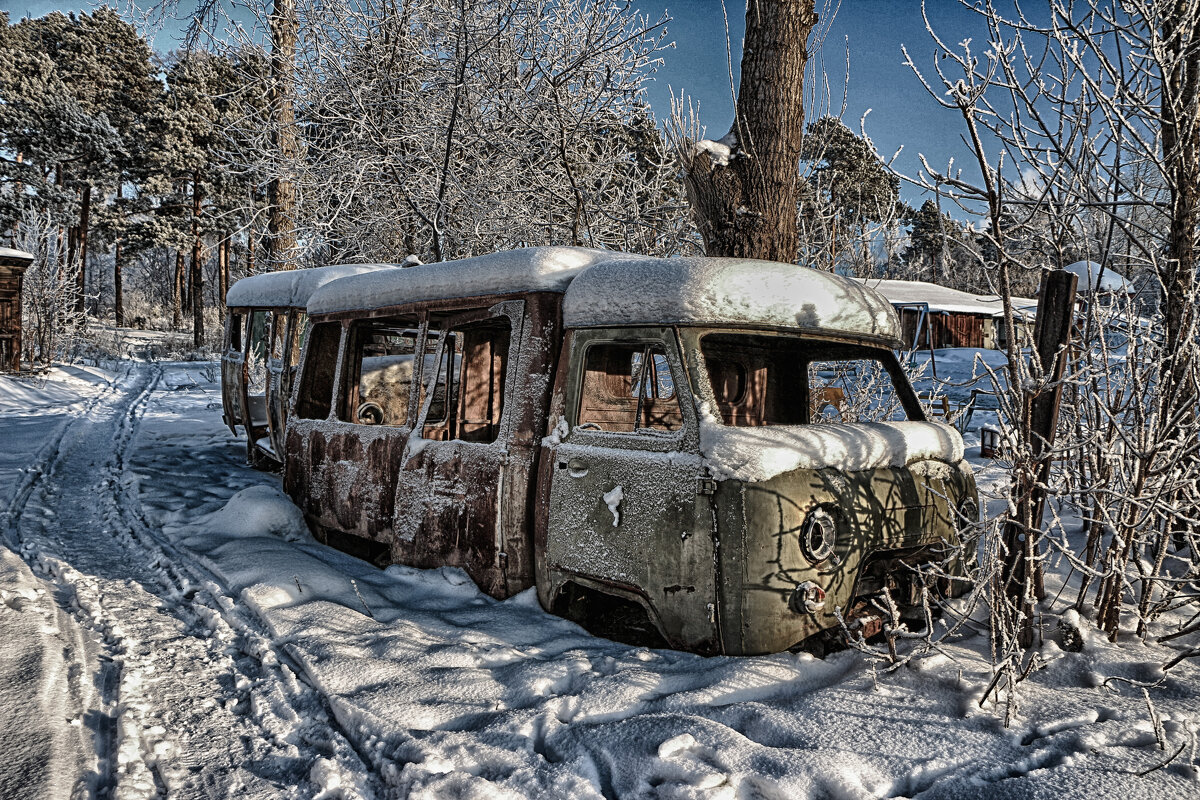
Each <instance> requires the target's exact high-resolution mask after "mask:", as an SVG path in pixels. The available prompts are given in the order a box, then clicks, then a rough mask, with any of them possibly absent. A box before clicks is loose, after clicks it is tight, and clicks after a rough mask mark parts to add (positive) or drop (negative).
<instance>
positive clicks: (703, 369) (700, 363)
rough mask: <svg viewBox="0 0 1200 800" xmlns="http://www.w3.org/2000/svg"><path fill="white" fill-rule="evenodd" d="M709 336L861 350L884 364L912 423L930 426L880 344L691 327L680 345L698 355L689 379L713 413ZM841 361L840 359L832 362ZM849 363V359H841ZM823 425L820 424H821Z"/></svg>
mask: <svg viewBox="0 0 1200 800" xmlns="http://www.w3.org/2000/svg"><path fill="white" fill-rule="evenodd" d="M709 334H722V335H731V336H761V337H771V338H776V337H778V338H783V339H800V340H803V341H805V342H811V343H813V344H815V345H820V344H822V343H825V344H830V345H837V346H839V347H851V348H855V349H857V350H859V353H860V355H859V356H858V357H859V358H863V359H870V360H875V361H878V362H879V363H881V364H882V365H883V367H884V369H885V370H886V371H887V373H888V375H889V377H890V378H891V379H892V385H893V387H894V389H895V390H896V394H897V396H898V397H899V400H900V405H901V407H902V408H903V409H904V412H905V414H906V415H907V417H908V421H910V422H927V421H928V418H927V417H926V415H925V411H924V408H923V407H922V406H921V402H920V400H919V399H918V398H917V393H916V390H915V389H913V386H912V383H911V382H910V381H909V379H908V375H907V374H906V373H905V372H904V368H903V367H902V366H901V365H900V361H899V359H897V358H896V353H895V351H894V350H892V349H891V348H890V347H888V346H886V345H884V344H883V343H880V342H872V341H869V340H859V339H855V338H850V337H844V336H822V335H820V334H813V333H810V332H807V331H805V332H799V331H787V330H782V331H781V330H773V329H769V328H709V327H705V328H700V327H689V328H684V329H681V331H680V345H681V347H682V348H683V349H684V352H691V353H694V354H695V358H694V359H693V360H692V361H690V362H689V367H690V371H689V376H688V377H689V378H690V387H689V388H690V389H691V391H693V392H695V393H696V396H697V397H698V398H699V399H700V402H702V403H705V404H707V405H708V406H709V408H710V409H712V410H714V412H715V411H716V409H717V408H718V405H717V400H716V393H715V392H714V391H713V388H712V384H711V383H710V381H709V375H708V368H707V366H706V365H705V363H704V357H703V352H704V351H703V346H702V342H701V340H702V339H703V338H704V337H705V336H707V335H709ZM828 360H831V359H828V358H821V357H814V358H812V359H809V360H808V361H806V362H805V365H804V369H805V370H806V371H807V369H808V365H809V363H811V362H812V361H828ZM832 360H839V359H832ZM841 360H848V359H841ZM808 391H809V386H808V381H807V377H806V378H805V385H804V393H805V397H804V398H803V401H804V403H805V404H806V406H807V404H808V402H809V398H808V396H807V395H808ZM804 414H805V418H806V419H808V422H806V423H803V424H805V425H811V424H813V423H812V421H811V419H810V418H809V416H810V415H809V410H808V409H807V408H806V409H805V412H804ZM714 416H716V418H717V420H718V422H719V424H721V425H724V422H723V421H721V417H720V414H719V413H715V414H714ZM818 424H820V423H818ZM844 424H847V425H866V424H869V423H865V422H848V423H844Z"/></svg>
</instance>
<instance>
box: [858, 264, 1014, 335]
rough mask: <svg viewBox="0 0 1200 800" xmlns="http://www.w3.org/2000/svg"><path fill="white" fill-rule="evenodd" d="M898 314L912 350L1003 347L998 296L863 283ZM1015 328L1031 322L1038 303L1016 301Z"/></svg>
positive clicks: (923, 283) (899, 283) (926, 284)
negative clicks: (1016, 321) (1016, 322)
mask: <svg viewBox="0 0 1200 800" xmlns="http://www.w3.org/2000/svg"><path fill="white" fill-rule="evenodd" d="M863 283H865V284H866V285H867V286H870V287H871V288H872V289H875V290H877V291H878V292H879V293H880V294H882V295H883V296H884V297H886V298H887V299H888V301H889V302H890V303H891V304H892V305H893V306H895V308H896V311H898V312H899V313H900V324H901V330H902V337H903V339H904V343H905V345H906V346H907V347H908V348H909V349H912V350H929V349H934V350H937V349H941V348H944V347H975V348H985V349H989V350H993V349H1003V347H1004V338H1005V336H1004V325H1003V324H1002V320H1003V317H1004V308H1003V303H1002V302H1001V300H1000V298H999V297H997V296H996V295H975V294H970V293H969V292H960V291H959V290H957V289H951V288H949V287H946V286H939V285H938V284H936V283H929V282H927V281H897V280H867V281H863ZM1013 305H1014V307H1015V308H1016V310H1017V318H1018V328H1025V327H1028V326H1031V325H1032V324H1033V319H1034V314H1035V313H1036V311H1037V301H1036V300H1033V299H1030V298H1025V297H1014V298H1013Z"/></svg>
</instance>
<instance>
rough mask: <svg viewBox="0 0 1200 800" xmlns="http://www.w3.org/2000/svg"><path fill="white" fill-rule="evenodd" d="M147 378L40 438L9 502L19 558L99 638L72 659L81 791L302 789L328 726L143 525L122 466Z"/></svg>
mask: <svg viewBox="0 0 1200 800" xmlns="http://www.w3.org/2000/svg"><path fill="white" fill-rule="evenodd" d="M160 377H161V370H160V369H158V368H157V367H142V368H137V367H131V368H130V369H128V370H127V371H126V373H125V375H124V376H122V378H123V379H122V380H121V381H120V387H119V391H116V392H112V393H108V394H107V395H105V396H104V397H100V398H97V400H96V402H95V403H93V404H91V405H90V406H89V408H88V409H87V411H86V413H84V414H82V415H81V416H80V417H78V418H76V419H74V420H72V421H71V422H70V423H68V424H67V425H66V426H64V428H63V429H61V430H60V432H59V434H58V435H56V436H55V438H54V439H53V440H51V442H48V443H47V445H46V446H45V447H44V448H43V449H42V451H41V452H40V453H39V456H38V459H37V464H36V466H37V467H38V469H37V470H36V474H33V475H32V477H31V479H30V480H29V481H28V485H27V486H23V487H22V490H21V491H20V492H19V493H18V494H17V495H16V496H15V497H14V501H13V502H12V503H10V507H9V511H10V515H9V524H8V526H7V529H8V530H9V532H10V533H11V534H12V536H11V538H13V539H14V543H15V544H17V545H18V547H19V551H20V552H21V554H22V556H23V557H24V558H25V560H26V561H27V562H28V563H30V565H31V567H33V569H34V571H35V572H36V573H39V574H40V575H42V576H43V577H44V578H47V579H49V580H50V581H52V582H53V583H54V584H55V586H56V588H57V590H58V591H57V593H56V594H57V599H58V601H59V603H60V605H61V606H62V607H64V608H65V609H66V610H68V611H69V612H70V613H71V615H72V616H73V617H74V619H75V620H76V621H77V622H78V623H80V624H81V626H82V627H84V628H86V629H89V630H91V631H92V632H93V634H94V636H95V637H96V638H98V639H99V640H100V642H101V644H100V652H99V654H98V656H97V658H96V659H95V662H94V663H92V664H89V665H88V666H89V667H90V669H80V670H77V672H79V673H80V681H81V683H83V682H87V681H90V680H92V679H95V681H96V683H97V684H98V685H99V690H98V693H99V697H95V696H94V695H93V696H92V697H91V699H92V700H93V701H94V702H95V703H96V704H98V706H99V708H98V709H97V710H96V713H95V714H94V715H93V716H92V717H91V718H90V722H89V725H90V726H91V727H92V729H93V737H94V740H95V747H96V772H97V774H98V776H99V777H98V778H97V779H96V782H95V786H94V792H95V795H96V796H97V797H105V796H115V797H122V798H137V797H156V796H166V795H172V796H183V797H189V796H195V797H227V796H234V795H236V796H239V797H255V796H257V797H278V796H280V795H281V793H284V794H286V793H287V791H289V790H290V791H291V792H292V793H300V792H302V789H301V787H302V786H303V785H304V784H305V783H306V779H307V776H308V774H309V770H310V765H311V764H312V763H314V762H316V761H318V760H319V759H320V758H321V757H322V756H324V755H328V753H329V751H331V750H333V751H336V750H337V747H336V742H332V741H331V739H333V738H337V737H333V736H330V735H323V732H322V730H321V728H322V725H321V724H320V721H319V720H312V719H311V718H312V717H313V715H312V714H311V713H308V712H310V711H311V709H302V710H303V711H304V712H305V716H302V715H301V714H298V713H297V712H296V710H295V709H294V708H291V707H290V705H289V703H290V702H291V701H294V700H295V698H297V697H299V698H304V697H305V695H306V690H305V688H304V687H303V686H302V685H300V684H299V682H298V681H296V680H295V677H294V676H289V675H288V670H287V668H286V667H285V666H283V665H281V664H279V663H278V661H277V660H275V659H273V658H272V652H273V651H272V648H271V647H270V643H269V642H264V641H254V640H252V639H251V638H250V637H247V636H245V635H241V634H238V633H237V632H235V631H234V630H233V629H232V628H231V627H230V626H229V625H228V624H227V623H226V622H225V621H224V618H225V614H227V613H229V610H228V609H226V608H224V607H223V606H225V605H230V606H231V604H230V603H229V600H228V598H221V597H219V596H213V595H211V594H210V593H209V592H208V591H207V590H206V589H205V588H203V587H198V586H196V585H195V584H194V583H193V582H192V581H191V580H190V579H189V578H188V577H187V576H186V575H185V574H184V573H183V571H181V568H180V566H179V564H178V562H176V563H172V560H173V559H180V558H181V556H180V554H179V553H178V551H175V550H174V549H173V548H169V547H165V546H164V545H165V542H164V540H163V539H162V537H161V534H160V533H156V532H155V530H154V529H153V528H152V527H151V526H148V525H146V523H145V519H144V516H143V515H142V513H141V509H140V505H139V503H138V501H137V494H136V481H133V480H132V479H131V478H127V476H126V475H125V465H126V462H127V460H128V456H129V454H130V452H131V450H132V447H133V444H134V441H135V437H136V433H137V429H138V425H139V423H140V421H141V419H142V416H143V415H144V414H145V412H146V408H147V406H148V404H149V402H150V399H151V396H152V394H153V391H154V388H155V386H156V385H157V383H158V381H159V378H160ZM68 433H70V434H71V435H69V436H68ZM223 601H224V602H223ZM231 607H232V606H231ZM247 652H249V653H250V655H251V656H252V657H247V655H246V653H247ZM314 722H315V724H313V723H314ZM325 733H326V734H328V726H325ZM350 766H353V765H350ZM348 796H353V795H348Z"/></svg>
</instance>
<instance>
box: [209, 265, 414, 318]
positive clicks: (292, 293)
mask: <svg viewBox="0 0 1200 800" xmlns="http://www.w3.org/2000/svg"><path fill="white" fill-rule="evenodd" d="M381 270H385V271H386V270H399V267H398V266H397V265H396V264H333V265H331V266H328V267H313V268H311V269H288V270H279V271H278V272H264V273H262V274H260V275H251V276H249V277H247V278H242V279H241V280H240V281H238V282H237V283H235V284H233V286H231V287H229V291H228V292H227V293H226V295H225V305H226V306H228V307H229V308H250V307H257V308H303V307H304V306H307V305H308V299H309V297H311V296H312V294H313V292H315V291H316V290H317V289H319V288H321V287H322V286H324V285H325V284H327V283H329V282H331V281H335V280H338V279H340V278H345V277H347V276H350V275H360V274H363V273H368V272H379V271H381Z"/></svg>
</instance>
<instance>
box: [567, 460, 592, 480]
mask: <svg viewBox="0 0 1200 800" xmlns="http://www.w3.org/2000/svg"><path fill="white" fill-rule="evenodd" d="M567 474H568V475H570V476H571V477H572V478H582V477H583V476H584V475H587V474H588V462H586V461H584V460H583V459H582V458H572V459H571V460H570V461H568V462H567Z"/></svg>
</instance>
